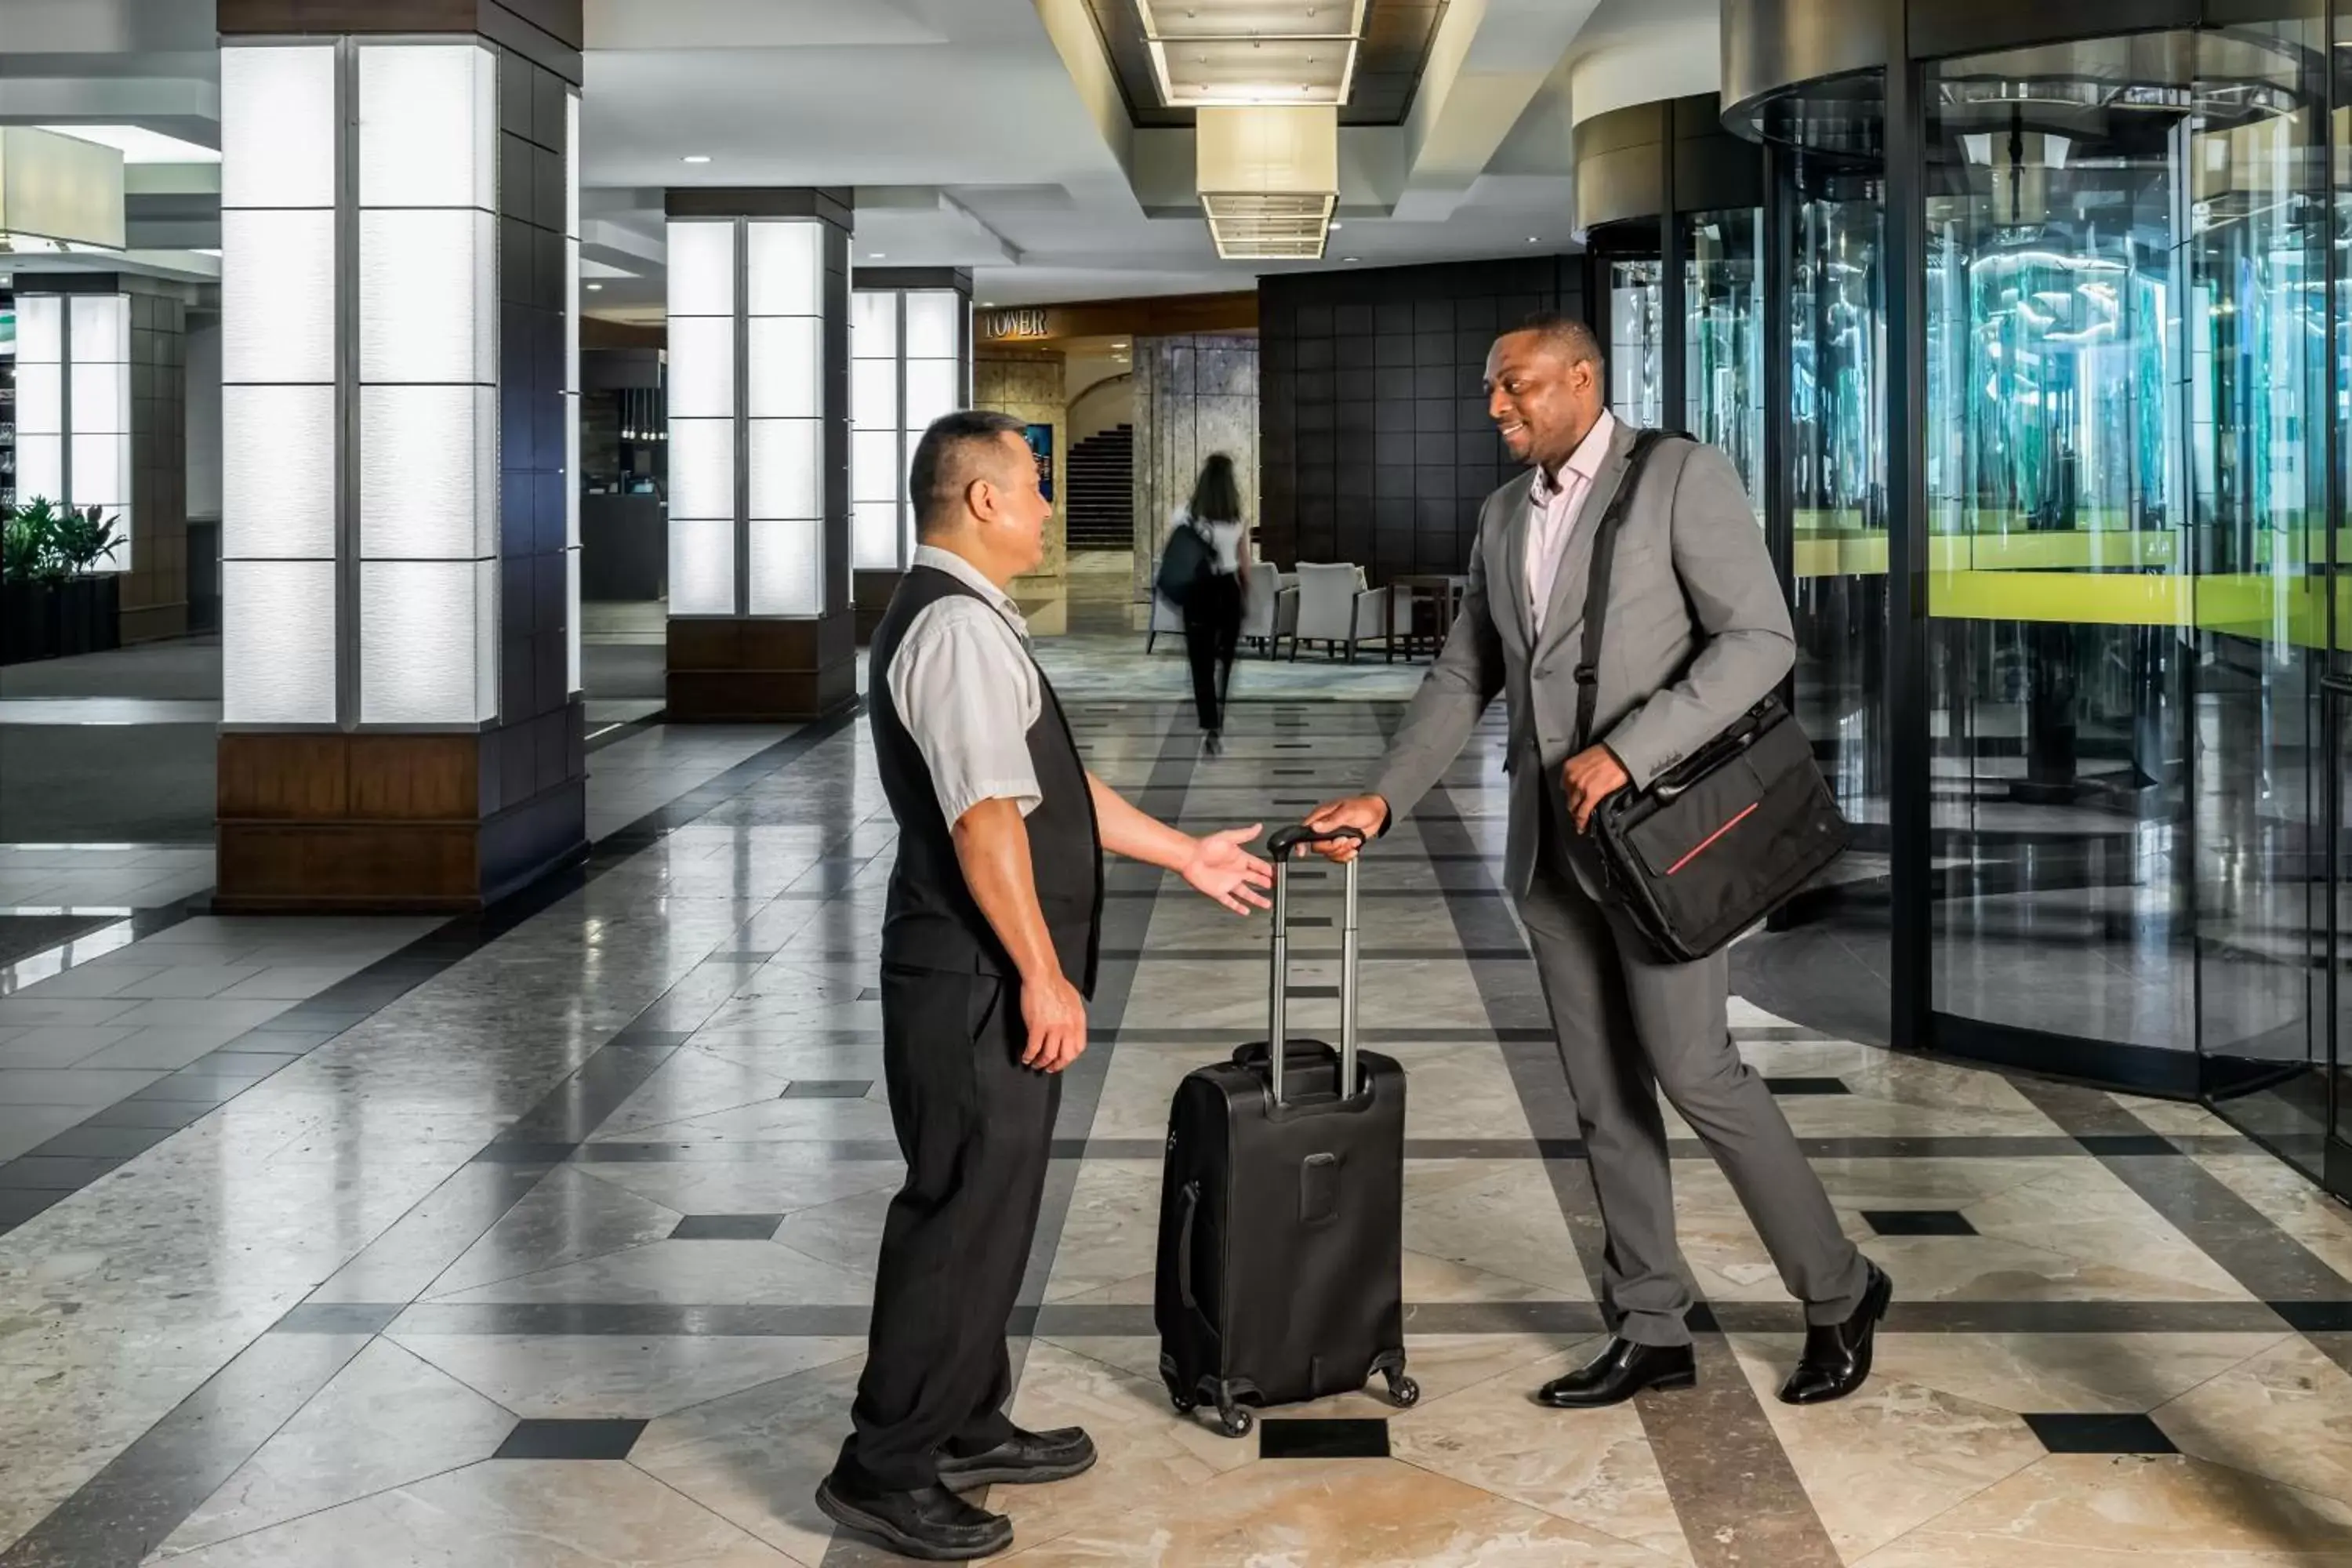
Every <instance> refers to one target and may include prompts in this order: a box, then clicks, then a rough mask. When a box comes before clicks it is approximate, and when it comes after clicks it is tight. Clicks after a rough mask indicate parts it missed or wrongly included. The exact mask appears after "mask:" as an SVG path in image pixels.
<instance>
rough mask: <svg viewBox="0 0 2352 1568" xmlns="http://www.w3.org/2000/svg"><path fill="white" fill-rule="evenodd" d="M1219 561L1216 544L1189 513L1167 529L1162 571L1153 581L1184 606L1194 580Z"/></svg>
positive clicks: (1162, 594)
mask: <svg viewBox="0 0 2352 1568" xmlns="http://www.w3.org/2000/svg"><path fill="white" fill-rule="evenodd" d="M1216 563H1217V550H1216V546H1215V545H1213V544H1212V543H1210V542H1209V538H1208V535H1207V534H1205V533H1203V532H1202V531H1201V530H1200V529H1199V528H1198V527H1197V526H1195V525H1194V523H1193V521H1192V519H1191V518H1189V517H1188V518H1186V519H1184V520H1183V521H1181V522H1180V523H1178V524H1177V525H1176V526H1175V527H1174V528H1171V529H1170V530H1169V531H1168V544H1167V548H1165V549H1164V550H1162V551H1161V552H1160V575H1159V576H1158V577H1157V578H1155V579H1154V580H1153V585H1154V586H1155V587H1157V588H1158V589H1159V590H1160V597H1161V598H1163V599H1165V600H1167V601H1168V602H1169V603H1170V604H1171V605H1175V606H1176V607H1177V608H1178V609H1180V610H1181V609H1182V608H1183V607H1184V601H1185V600H1187V599H1189V598H1191V597H1192V587H1193V584H1197V583H1199V582H1200V581H1201V579H1202V578H1203V577H1206V576H1207V575H1209V574H1210V572H1211V571H1213V569H1214V568H1215V566H1216Z"/></svg>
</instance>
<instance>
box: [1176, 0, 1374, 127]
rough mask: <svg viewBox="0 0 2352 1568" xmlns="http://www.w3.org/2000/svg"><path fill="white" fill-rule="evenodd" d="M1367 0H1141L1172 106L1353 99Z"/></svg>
mask: <svg viewBox="0 0 2352 1568" xmlns="http://www.w3.org/2000/svg"><path fill="white" fill-rule="evenodd" d="M1366 4H1367V0H1135V7H1136V11H1137V13H1138V15H1139V16H1140V17H1141V19H1142V22H1143V31H1144V37H1145V40H1146V47H1147V48H1148V49H1149V51H1150V56H1151V68H1152V73H1153V75H1154V76H1155V77H1156V78H1157V79H1158V80H1159V86H1160V99H1161V100H1162V101H1163V102H1165V103H1167V104H1168V105H1169V106H1170V107H1171V108H1178V109H1197V108H1201V107H1202V106H1204V105H1209V106H1213V105H1229V104H1250V103H1313V104H1328V105H1333V106H1337V105H1339V104H1343V103H1345V102H1347V100H1348V92H1349V88H1350V87H1351V86H1352V85H1353V83H1354V80H1355V73H1356V55H1357V50H1358V48H1359V47H1360V43H1361V40H1362V38H1363V36H1364V9H1365V5H1366Z"/></svg>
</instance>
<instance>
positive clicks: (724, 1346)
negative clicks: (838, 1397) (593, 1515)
mask: <svg viewBox="0 0 2352 1568" xmlns="http://www.w3.org/2000/svg"><path fill="white" fill-rule="evenodd" d="M394 1338H395V1339H397V1340H398V1341H399V1342H400V1343H401V1344H402V1345H404V1346H405V1347H406V1348H407V1349H409V1350H411V1351H414V1352H415V1353H416V1354H417V1355H419V1356H421V1357H423V1358H424V1359H425V1361H428V1362H430V1363H433V1364H434V1365H435V1366H437V1367H439V1368H440V1369H441V1370H442V1371H444V1372H446V1373H449V1375H450V1376H452V1377H455V1378H457V1379H458V1380H459V1381H460V1382H462V1383H464V1384H467V1386H468V1387H470V1388H474V1389H477V1390H479V1391H480V1392H481V1393H482V1394H486V1395H488V1397H489V1398H491V1399H494V1400H496V1401H498V1403H499V1405H504V1406H505V1407H506V1408H507V1409H509V1410H511V1411H512V1412H514V1413H515V1415H521V1416H530V1417H535V1418H550V1419H569V1420H581V1419H588V1418H593V1417H598V1416H609V1417H617V1418H635V1419H650V1418H652V1417H655V1416H660V1415H670V1414H672V1413H674V1412H676V1411H679V1410H685V1409H688V1408H690V1407H691V1406H693V1405H701V1404H705V1403H708V1402H709V1401H710V1400H713V1399H722V1398H725V1397H726V1396H727V1395H729V1394H739V1393H740V1392H742V1391H743V1390H744V1389H747V1388H754V1387H757V1386H758V1385H759V1384H763V1383H771V1382H773V1381H775V1380H776V1379H778V1378H783V1377H791V1376H793V1375H794V1374H796V1373H803V1372H806V1371H808V1370H810V1369H811V1368H813V1367H818V1366H824V1365H826V1364H828V1363H833V1362H836V1361H840V1360H842V1359H844V1358H845V1357H849V1356H855V1355H858V1354H861V1353H863V1352H864V1351H865V1349H866V1342H865V1341H864V1340H862V1339H849V1338H820V1337H799V1336H791V1337H786V1336H775V1337H762V1338H736V1337H731V1336H697V1335H683V1334H661V1335H655V1336H651V1337H648V1338H643V1339H634V1338H630V1337H628V1336H625V1335H620V1334H419V1333H407V1332H398V1333H395V1334H394Z"/></svg>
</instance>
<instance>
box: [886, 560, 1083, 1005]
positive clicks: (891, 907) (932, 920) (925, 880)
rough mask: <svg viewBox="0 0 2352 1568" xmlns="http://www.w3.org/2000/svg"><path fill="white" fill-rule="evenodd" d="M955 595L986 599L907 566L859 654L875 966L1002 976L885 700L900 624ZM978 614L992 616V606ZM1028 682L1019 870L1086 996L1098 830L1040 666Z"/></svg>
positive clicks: (915, 760) (932, 795)
mask: <svg viewBox="0 0 2352 1568" xmlns="http://www.w3.org/2000/svg"><path fill="white" fill-rule="evenodd" d="M959 595H961V597H964V598H967V599H978V600H979V601H980V602H981V603H982V604H983V605H987V604H988V603H989V601H988V599H987V598H986V596H985V595H982V594H979V593H976V592H974V591H973V590H972V589H971V588H969V587H967V586H965V584H963V583H962V582H961V581H960V580H959V579H958V578H956V577H955V576H954V575H953V574H950V573H946V572H942V571H940V570H939V569H938V568H936V567H931V566H917V567H915V568H914V569H912V570H911V571H909V572H908V574H907V575H906V576H905V577H904V578H902V579H901V580H900V582H899V584H898V592H897V593H896V594H894V595H891V599H890V607H889V609H888V610H887V611H886V612H885V613H884V615H883V616H882V624H881V625H880V626H877V627H876V628H875V632H874V641H873V644H872V647H871V648H870V649H869V651H868V655H867V668H868V672H869V673H868V675H867V677H866V687H867V692H868V695H867V699H866V704H867V712H866V718H867V726H868V728H869V729H870V730H871V731H872V733H873V736H874V757H875V761H876V763H877V764H878V766H879V769H880V772H881V774H882V793H883V794H884V795H886V796H887V797H888V799H889V802H890V811H891V815H892V816H896V817H897V818H898V865H897V866H896V867H895V868H893V869H892V871H891V873H890V900H889V903H888V906H887V909H886V910H885V911H884V914H883V919H882V962H883V963H887V964H898V965H904V966H908V967H912V968H917V969H936V970H956V971H960V972H962V973H971V972H973V971H978V972H979V973H983V974H998V975H1003V976H1007V977H1011V976H1012V975H1013V960H1012V957H1011V955H1010V954H1008V953H1007V952H1005V951H1004V944H1003V942H999V941H998V940H997V938H996V932H995V931H994V930H993V929H992V927H991V926H990V925H989V923H988V917H987V916H985V915H983V914H982V913H981V911H980V905H979V904H978V903H976V902H975V901H973V899H972V896H971V890H970V889H968V888H967V887H966V886H965V884H964V879H963V866H962V863H961V861H959V860H958V859H957V858H956V850H955V836H954V834H953V833H952V832H951V831H950V826H951V825H950V823H949V821H948V819H947V814H946V813H945V812H944V811H942V810H941V809H940V796H939V791H938V789H937V787H936V786H935V785H934V784H932V781H931V770H930V767H929V764H928V763H925V762H924V761H923V752H922V748H920V747H919V746H918V745H917V744H916V743H915V737H914V736H913V735H912V734H911V733H909V732H908V729H907V726H906V724H905V723H904V722H903V721H901V720H900V719H899V717H898V705H897V704H896V703H894V702H893V701H892V700H890V661H891V659H893V658H896V657H897V656H898V643H899V640H900V639H901V638H903V637H905V636H906V635H907V628H908V626H912V625H914V624H915V617H916V616H919V615H920V614H921V613H922V612H923V611H924V610H925V609H927V608H929V606H930V605H935V604H938V603H939V602H940V600H942V599H950V598H955V597H958V596H959ZM989 608H990V611H991V613H994V611H995V606H994V605H989ZM971 679H975V680H977V679H982V678H981V677H980V676H979V675H977V674H975V675H973V676H972V677H971ZM1037 683H1038V685H1039V687H1040V688H1041V689H1042V690H1043V692H1044V696H1045V701H1044V702H1043V703H1042V704H1041V705H1040V707H1039V710H1038V713H1037V721H1036V722H1035V723H1034V724H1033V725H1031V726H1030V727H1029V735H1028V742H1029V761H1030V764H1031V766H1032V767H1034V769H1035V770H1036V774H1037V788H1038V793H1039V794H1040V795H1043V796H1044V797H1045V799H1044V800H1043V802H1042V803H1041V804H1040V805H1038V806H1037V808H1036V809H1035V810H1034V811H1033V812H1031V813H1030V814H1029V817H1028V826H1029V863H1030V866H1031V868H1032V869H1033V871H1034V875H1035V877H1036V879H1037V903H1038V907H1039V908H1040V909H1041V910H1044V912H1045V925H1046V929H1047V930H1048V931H1051V932H1052V934H1053V938H1054V952H1055V956H1056V957H1058V958H1059V959H1060V960H1061V961H1062V973H1063V974H1065V975H1066V976H1067V977H1068V979H1069V982H1070V984H1073V985H1075V986H1076V987H1077V988H1078V989H1079V990H1080V991H1081V992H1083V993H1085V994H1087V996H1088V997H1090V998H1091V997H1092V996H1093V995H1094V989H1095V971H1096V968H1097V964H1098V963H1099V961H1100V956H1101V951H1102V900H1103V874H1102V832H1101V829H1100V827H1099V826H1097V823H1096V821H1095V802H1094V793H1093V791H1091V790H1090V789H1089V788H1088V787H1087V769H1086V764H1085V763H1083V762H1081V761H1079V759H1078V745H1077V742H1076V741H1075V740H1074V739H1072V738H1071V735H1070V726H1069V722H1068V721H1067V720H1066V719H1065V718H1064V717H1063V716H1062V704H1061V700H1059V699H1058V698H1056V697H1055V695H1054V688H1053V685H1052V683H1051V682H1049V681H1047V680H1046V679H1045V672H1044V671H1043V670H1040V671H1038V674H1037Z"/></svg>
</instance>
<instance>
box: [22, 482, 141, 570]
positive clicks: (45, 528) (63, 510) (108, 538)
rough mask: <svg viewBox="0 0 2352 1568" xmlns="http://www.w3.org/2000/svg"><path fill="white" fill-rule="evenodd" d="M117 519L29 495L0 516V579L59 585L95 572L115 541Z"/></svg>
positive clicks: (118, 536) (117, 540) (118, 538)
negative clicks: (29, 498)
mask: <svg viewBox="0 0 2352 1568" xmlns="http://www.w3.org/2000/svg"><path fill="white" fill-rule="evenodd" d="M121 521H122V520H121V518H119V517H111V518H110V517H106V516H104V515H102V514H101V512H100V509H99V508H97V507H94V506H92V507H71V506H59V505H58V504H57V503H56V502H55V501H52V500H48V499H47V497H45V496H35V497H34V498H33V499H32V500H28V501H26V502H24V503H23V504H21V505H19V506H17V507H16V509H15V510H12V511H10V512H9V513H8V514H7V515H6V517H5V519H0V579H5V580H6V581H8V582H11V583H62V582H64V581H65V580H66V579H68V578H69V577H79V576H81V575H82V574H86V573H89V572H92V571H95V570H96V569H97V567H98V565H99V563H100V562H102V561H104V560H105V559H106V557H107V553H108V552H110V551H111V550H113V549H114V548H115V546H116V545H118V544H119V543H120V542H121V531H120V529H121Z"/></svg>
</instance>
